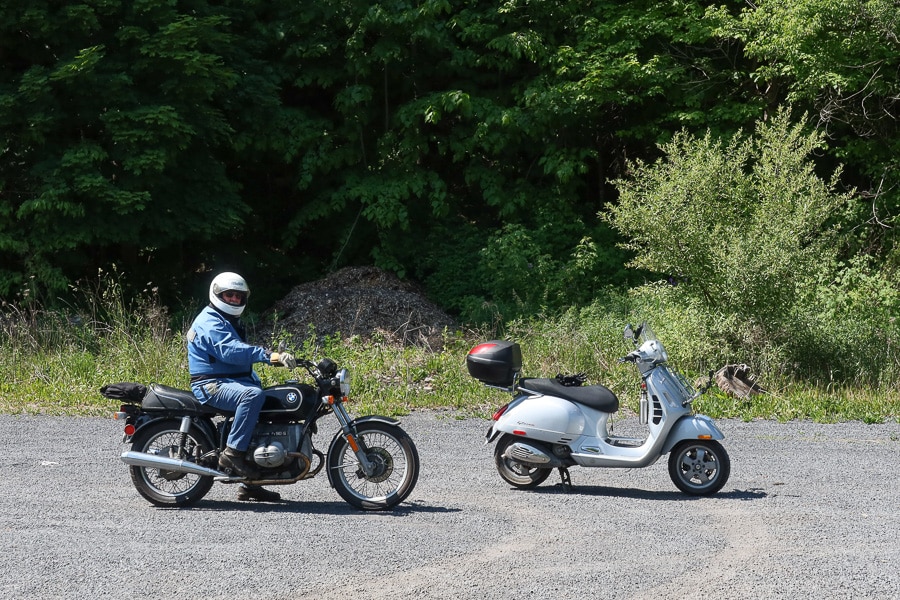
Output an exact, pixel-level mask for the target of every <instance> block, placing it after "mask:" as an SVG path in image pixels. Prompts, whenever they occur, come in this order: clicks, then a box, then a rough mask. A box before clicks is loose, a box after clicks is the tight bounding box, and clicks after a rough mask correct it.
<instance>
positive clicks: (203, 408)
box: [141, 383, 222, 415]
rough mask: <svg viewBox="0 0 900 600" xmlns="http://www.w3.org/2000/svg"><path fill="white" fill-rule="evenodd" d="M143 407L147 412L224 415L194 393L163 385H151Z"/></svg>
mask: <svg viewBox="0 0 900 600" xmlns="http://www.w3.org/2000/svg"><path fill="white" fill-rule="evenodd" d="M141 407H142V408H143V409H144V410H145V411H147V412H160V411H178V412H188V413H194V414H199V415H216V414H222V411H220V410H218V409H216V408H213V407H212V406H207V405H206V404H203V403H201V402H200V401H198V400H197V398H195V397H194V394H193V392H189V391H187V390H179V389H177V388H173V387H169V386H167V385H162V384H161V383H153V384H150V391H148V392H147V395H146V396H144V401H143V402H142V403H141Z"/></svg>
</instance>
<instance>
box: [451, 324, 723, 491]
mask: <svg viewBox="0 0 900 600" xmlns="http://www.w3.org/2000/svg"><path fill="white" fill-rule="evenodd" d="M625 339H626V340H627V341H629V342H632V343H633V344H634V346H635V349H634V350H632V351H631V352H629V353H628V354H627V355H626V356H624V357H622V358H621V359H619V360H620V362H627V363H631V364H634V365H635V366H636V367H637V368H638V371H640V375H641V394H640V416H639V418H640V423H641V425H643V426H645V427H646V429H647V432H646V435H645V436H643V437H625V436H616V435H613V434H612V433H611V429H610V427H609V426H608V425H609V418H610V416H611V415H612V414H613V413H615V412H616V411H618V410H619V399H618V398H617V397H616V395H615V394H614V393H613V392H612V390H610V389H609V388H607V387H604V386H602V385H585V386H583V385H581V384H582V383H583V378H582V377H579V376H572V375H570V376H561V375H560V376H557V377H556V378H555V379H543V378H523V377H520V371H521V369H522V351H521V349H520V348H519V345H518V344H516V343H514V342H508V341H503V340H495V341H491V342H485V343H483V344H479V345H477V346H475V347H474V348H472V349H471V350H470V351H469V353H468V355H467V356H466V366H467V368H468V371H469V374H470V375H471V376H472V377H474V378H476V379H478V380H479V381H481V382H482V383H484V384H485V385H487V386H489V387H495V388H500V389H503V390H505V391H507V392H509V393H512V394H513V400H512V401H511V402H509V403H507V404H504V405H503V406H502V407H500V409H499V410H497V412H496V413H495V414H494V417H493V421H494V422H493V423H492V425H491V427H490V428H489V429H488V432H487V436H486V439H487V443H491V442H494V441H496V442H497V445H496V446H495V448H494V462H495V465H496V467H497V471H498V472H499V474H500V477H502V478H503V480H504V481H506V482H507V483H509V484H510V485H512V486H514V487H517V488H521V489H530V488H533V487H535V486H538V485H540V484H541V483H543V482H544V481H545V480H546V479H547V477H548V476H549V475H550V473H551V472H552V471H553V469H554V468H557V469H559V473H560V476H561V478H562V481H563V484H564V485H565V486H566V487H570V486H571V480H570V478H569V471H568V468H569V467H572V466H575V465H580V466H583V467H605V468H640V467H648V466H650V465H652V464H654V463H655V462H656V461H657V460H659V458H661V457H662V456H664V455H666V454H668V455H669V476H670V477H671V479H672V482H673V483H674V484H675V486H676V487H677V488H678V489H679V490H681V491H682V492H684V493H686V494H690V495H693V496H705V495H708V494H714V493H716V492H718V491H719V490H720V489H722V486H724V485H725V482H726V481H728V476H729V474H730V472H731V461H730V459H729V457H728V453H727V452H726V451H725V448H723V447H722V444H721V443H719V440H722V439H723V438H724V437H725V436H724V434H723V433H722V432H721V431H720V430H719V428H718V427H716V425H715V424H714V423H713V420H712V419H711V418H709V417H708V416H706V415H700V414H694V413H693V411H692V409H691V402H693V401H694V400H695V399H696V398H697V397H699V396H700V395H701V394H702V393H703V391H705V390H702V391H700V392H698V391H696V390H694V389H693V388H692V387H691V385H690V384H689V383H688V382H687V381H686V380H685V378H684V377H683V376H682V375H681V374H680V373H678V372H677V371H675V370H674V369H672V368H671V367H669V366H668V364H667V361H668V353H667V352H666V350H665V348H664V347H663V345H662V342H660V341H659V340H658V339H657V338H656V335H655V334H654V333H653V331H652V330H651V329H650V327H649V326H648V325H647V324H646V323H645V324H643V325H641V326H640V327H638V328H637V329H633V328H632V327H631V325H629V326H628V327H626V328H625Z"/></svg>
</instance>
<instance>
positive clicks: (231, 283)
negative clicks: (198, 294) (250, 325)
mask: <svg viewBox="0 0 900 600" xmlns="http://www.w3.org/2000/svg"><path fill="white" fill-rule="evenodd" d="M224 292H240V294H241V298H240V300H239V304H231V303H229V302H226V301H225V299H224V298H223V297H222V294H223V293H224ZM249 296H250V286H248V285H247V282H246V281H244V278H243V277H241V276H240V275H238V274H237V273H219V274H218V275H216V276H215V278H214V279H213V280H212V283H211V284H209V301H210V302H212V304H213V306H215V307H216V308H218V309H219V310H221V311H222V312H223V313H225V314H229V315H231V316H234V317H239V316H241V313H242V312H244V309H245V308H247V298H248V297H249Z"/></svg>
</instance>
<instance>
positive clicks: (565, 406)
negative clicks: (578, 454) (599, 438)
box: [494, 396, 585, 444]
mask: <svg viewBox="0 0 900 600" xmlns="http://www.w3.org/2000/svg"><path fill="white" fill-rule="evenodd" d="M584 425H585V418H584V414H583V413H582V412H581V410H580V409H579V408H578V406H577V405H576V404H573V403H572V402H569V401H568V400H563V399H562V398H556V397H555V396H527V397H524V398H522V399H521V400H518V401H515V402H513V403H512V404H511V405H510V407H509V408H508V409H507V410H506V412H505V413H503V415H502V416H501V417H500V419H498V420H497V424H496V425H495V426H494V428H495V429H497V430H499V431H504V432H506V433H512V434H514V435H519V436H523V437H526V438H531V439H535V440H541V441H544V442H550V443H552V444H568V443H569V442H571V441H572V440H574V439H575V438H577V437H578V436H580V435H581V434H582V433H584Z"/></svg>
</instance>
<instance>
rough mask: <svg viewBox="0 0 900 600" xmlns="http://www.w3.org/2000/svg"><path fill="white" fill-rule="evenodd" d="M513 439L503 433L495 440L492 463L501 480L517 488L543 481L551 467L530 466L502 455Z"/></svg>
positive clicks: (533, 485) (525, 487)
mask: <svg viewBox="0 0 900 600" xmlns="http://www.w3.org/2000/svg"><path fill="white" fill-rule="evenodd" d="M515 441H516V438H515V436H512V435H504V436H503V437H501V438H500V439H499V440H497V446H496V447H495V448H494V464H496V465H497V472H498V473H500V477H502V478H503V481H505V482H506V483H508V484H510V485H512V486H514V487H517V488H519V489H522V490H530V489H531V488H535V487H537V486H539V485H541V484H542V483H544V481H546V480H547V478H548V477H550V473H551V472H553V469H551V468H549V467H531V466H528V465H523V464H522V463H520V462H516V461H514V460H510V459H509V458H506V457H505V456H504V454H506V449H507V448H508V447H509V446H510V444H512V443H514V442H515Z"/></svg>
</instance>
